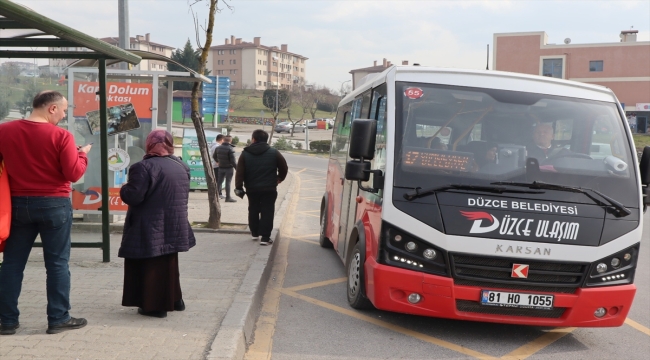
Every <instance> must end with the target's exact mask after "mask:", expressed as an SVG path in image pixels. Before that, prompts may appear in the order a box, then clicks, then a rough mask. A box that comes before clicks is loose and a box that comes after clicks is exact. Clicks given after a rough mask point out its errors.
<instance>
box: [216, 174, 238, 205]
mask: <svg viewBox="0 0 650 360" xmlns="http://www.w3.org/2000/svg"><path fill="white" fill-rule="evenodd" d="M234 173H235V168H219V174H218V175H217V188H218V189H219V194H221V186H222V184H223V180H224V179H225V180H226V199H230V183H231V182H232V176H233V174H234Z"/></svg>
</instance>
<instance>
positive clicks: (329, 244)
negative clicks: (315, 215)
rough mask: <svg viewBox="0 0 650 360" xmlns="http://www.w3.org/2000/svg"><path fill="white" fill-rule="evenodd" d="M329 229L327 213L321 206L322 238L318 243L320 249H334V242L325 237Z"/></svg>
mask: <svg viewBox="0 0 650 360" xmlns="http://www.w3.org/2000/svg"><path fill="white" fill-rule="evenodd" d="M326 227H327V213H326V212H325V209H324V207H322V206H321V209H320V236H319V237H318V243H319V244H320V247H322V248H326V249H331V248H332V247H334V246H333V245H332V241H330V239H328V238H327V236H325V228H326Z"/></svg>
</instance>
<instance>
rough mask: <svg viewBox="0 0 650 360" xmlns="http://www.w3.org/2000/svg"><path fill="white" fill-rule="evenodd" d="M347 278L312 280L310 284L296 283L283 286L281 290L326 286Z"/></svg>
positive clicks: (299, 289)
mask: <svg viewBox="0 0 650 360" xmlns="http://www.w3.org/2000/svg"><path fill="white" fill-rule="evenodd" d="M347 279H348V278H344V277H342V278H338V279H331V280H325V281H318V282H314V283H311V284H305V285H298V286H293V287H288V288H284V289H283V290H289V291H294V292H295V291H301V290H307V289H313V288H317V287H321V286H327V285H332V284H340V283H342V282H345V281H346V280H347Z"/></svg>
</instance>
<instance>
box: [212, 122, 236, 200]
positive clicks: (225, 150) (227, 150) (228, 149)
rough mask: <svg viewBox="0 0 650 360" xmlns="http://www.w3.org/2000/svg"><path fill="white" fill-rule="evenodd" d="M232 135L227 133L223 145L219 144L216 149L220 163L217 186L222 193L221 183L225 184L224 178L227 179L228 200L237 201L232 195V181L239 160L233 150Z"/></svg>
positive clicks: (215, 153)
mask: <svg viewBox="0 0 650 360" xmlns="http://www.w3.org/2000/svg"><path fill="white" fill-rule="evenodd" d="M231 142H232V136H230V135H226V136H224V137H223V142H222V143H221V145H219V146H217V147H216V148H215V149H214V155H213V157H214V159H215V160H216V161H217V163H218V165H219V174H218V177H217V188H218V189H219V194H221V186H222V185H221V184H223V181H224V179H225V180H226V202H237V200H235V199H233V198H232V197H231V196H230V183H231V182H232V176H233V174H234V173H235V167H237V160H235V150H233V148H234V145H232V144H231Z"/></svg>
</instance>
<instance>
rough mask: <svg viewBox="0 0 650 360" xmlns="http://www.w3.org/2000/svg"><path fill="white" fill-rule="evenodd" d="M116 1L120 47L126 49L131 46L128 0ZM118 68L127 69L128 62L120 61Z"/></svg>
mask: <svg viewBox="0 0 650 360" xmlns="http://www.w3.org/2000/svg"><path fill="white" fill-rule="evenodd" d="M117 1H118V5H117V7H118V10H117V16H118V19H119V28H120V29H119V30H120V31H119V35H120V47H121V48H122V49H125V50H128V49H129V48H130V47H131V38H130V37H129V0H117ZM120 68H121V69H123V70H128V69H129V64H127V63H125V62H122V63H120Z"/></svg>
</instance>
